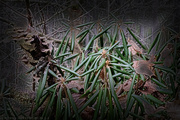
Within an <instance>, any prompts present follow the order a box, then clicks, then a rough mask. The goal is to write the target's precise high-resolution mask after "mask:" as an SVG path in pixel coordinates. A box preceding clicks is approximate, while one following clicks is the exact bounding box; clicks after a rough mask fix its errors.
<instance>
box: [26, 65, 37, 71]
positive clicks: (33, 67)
mask: <svg viewBox="0 0 180 120" xmlns="http://www.w3.org/2000/svg"><path fill="white" fill-rule="evenodd" d="M35 69H36V67H35V66H32V67H31V68H30V69H29V70H28V71H27V72H26V73H30V72H32V71H33V70H35Z"/></svg>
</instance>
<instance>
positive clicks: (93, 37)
mask: <svg viewBox="0 0 180 120" xmlns="http://www.w3.org/2000/svg"><path fill="white" fill-rule="evenodd" d="M94 40H95V36H92V37H91V39H90V40H89V42H88V44H87V45H86V47H85V48H84V51H87V50H88V49H89V47H90V46H91V44H92V42H93V41H94Z"/></svg>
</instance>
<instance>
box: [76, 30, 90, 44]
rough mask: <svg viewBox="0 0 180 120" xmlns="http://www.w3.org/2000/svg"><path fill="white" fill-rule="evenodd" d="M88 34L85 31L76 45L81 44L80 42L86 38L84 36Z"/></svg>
mask: <svg viewBox="0 0 180 120" xmlns="http://www.w3.org/2000/svg"><path fill="white" fill-rule="evenodd" d="M88 33H89V31H87V32H86V33H85V34H84V35H83V36H82V37H81V38H80V39H79V41H78V43H80V42H82V40H83V39H84V38H85V37H86V35H87V34H88Z"/></svg>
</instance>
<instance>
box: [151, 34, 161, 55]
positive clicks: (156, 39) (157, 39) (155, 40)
mask: <svg viewBox="0 0 180 120" xmlns="http://www.w3.org/2000/svg"><path fill="white" fill-rule="evenodd" d="M160 36H161V32H159V33H158V34H157V36H156V38H155V39H154V41H153V43H152V44H151V46H150V48H149V50H148V54H149V53H150V52H151V50H152V48H153V47H154V46H155V44H156V43H157V42H158V41H159V40H160Z"/></svg>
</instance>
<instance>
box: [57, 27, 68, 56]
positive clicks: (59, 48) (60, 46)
mask: <svg viewBox="0 0 180 120" xmlns="http://www.w3.org/2000/svg"><path fill="white" fill-rule="evenodd" d="M69 31H70V30H67V32H66V34H65V35H64V37H63V39H62V42H61V44H60V45H59V47H58V50H57V52H56V55H55V56H58V55H59V53H60V51H61V48H62V45H63V43H64V40H65V39H66V37H67V35H68V33H69Z"/></svg>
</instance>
